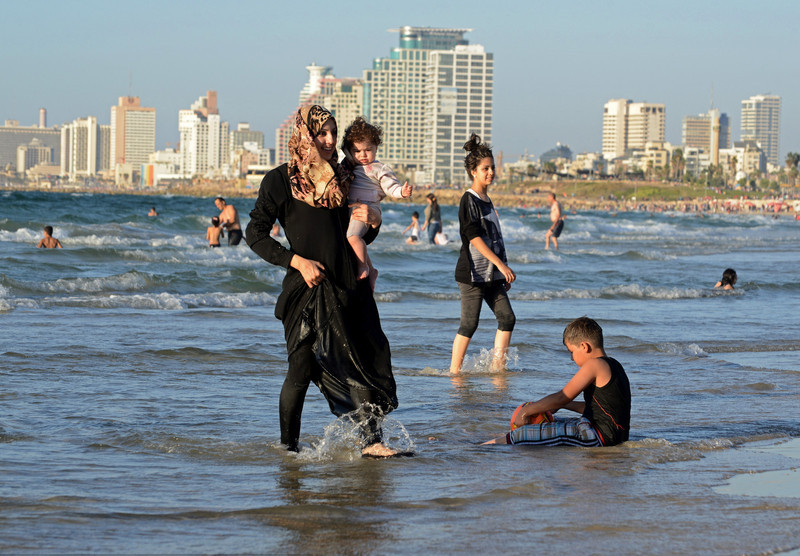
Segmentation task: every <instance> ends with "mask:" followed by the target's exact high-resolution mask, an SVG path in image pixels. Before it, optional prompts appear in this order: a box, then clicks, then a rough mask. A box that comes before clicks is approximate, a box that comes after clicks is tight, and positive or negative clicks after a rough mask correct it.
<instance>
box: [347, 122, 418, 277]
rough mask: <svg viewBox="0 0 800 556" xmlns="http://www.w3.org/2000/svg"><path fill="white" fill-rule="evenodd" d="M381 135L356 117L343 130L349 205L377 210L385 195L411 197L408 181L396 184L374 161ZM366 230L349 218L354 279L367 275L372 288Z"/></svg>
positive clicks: (372, 271) (391, 174) (374, 273)
mask: <svg viewBox="0 0 800 556" xmlns="http://www.w3.org/2000/svg"><path fill="white" fill-rule="evenodd" d="M382 134H383V130H381V128H379V127H377V126H374V125H372V124H369V123H367V121H366V120H364V118H362V117H361V116H359V117H358V118H356V119H355V120H354V121H353V123H352V124H350V126H349V127H348V128H347V129H346V130H345V131H344V139H342V152H344V154H345V157H346V159H347V162H346V164H347V165H349V166H350V167H351V168H353V182H352V183H351V184H350V192H349V193H348V195H347V200H348V201H349V202H350V204H353V203H364V204H366V205H369V206H371V207H374V208H376V209H378V210H379V211H380V202H381V200H382V199H383V198H384V197H386V195H391V196H392V197H395V198H398V199H399V198H401V197H411V192H412V189H413V188H412V186H410V185H408V182H406V183H405V184H403V185H400V181H399V180H398V179H397V176H395V175H394V172H392V169H391V168H390V167H389V166H388V165H386V164H384V163H383V162H381V161H380V160H376V158H375V156H376V155H377V154H378V146H380V144H381V135H382ZM367 230H368V227H367V224H365V223H364V222H362V221H360V220H355V219H350V226H349V227H348V228H347V241H348V242H349V243H350V246H351V247H352V248H353V251H355V254H356V257H358V279H359V280H362V279H364V278H369V283H370V285H371V286H372V289H373V290H374V289H375V280H376V279H377V278H378V271H377V270H375V268H374V267H373V266H372V261H370V259H369V255H367V244H366V243H365V242H364V234H366V233H367Z"/></svg>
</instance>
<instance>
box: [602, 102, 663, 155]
mask: <svg viewBox="0 0 800 556" xmlns="http://www.w3.org/2000/svg"><path fill="white" fill-rule="evenodd" d="M665 112H666V110H665V107H664V105H663V104H653V103H649V102H633V101H631V100H628V99H611V100H609V101H608V102H607V103H606V104H605V105H604V106H603V146H602V148H603V158H605V159H606V160H613V159H615V158H617V157H620V156H623V155H624V154H625V151H627V150H630V149H644V148H645V145H646V144H647V143H650V142H655V141H664V134H665V122H666V114H665Z"/></svg>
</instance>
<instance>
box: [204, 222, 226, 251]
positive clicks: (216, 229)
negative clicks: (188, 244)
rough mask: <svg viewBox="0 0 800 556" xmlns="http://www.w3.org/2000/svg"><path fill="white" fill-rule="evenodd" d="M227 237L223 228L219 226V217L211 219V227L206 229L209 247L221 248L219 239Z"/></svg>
mask: <svg viewBox="0 0 800 556" xmlns="http://www.w3.org/2000/svg"><path fill="white" fill-rule="evenodd" d="M221 237H225V232H223V231H222V226H220V224H219V216H212V217H211V226H209V227H208V228H206V239H207V240H208V246H209V247H219V238H221Z"/></svg>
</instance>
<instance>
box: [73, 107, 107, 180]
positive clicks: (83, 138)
mask: <svg viewBox="0 0 800 556" xmlns="http://www.w3.org/2000/svg"><path fill="white" fill-rule="evenodd" d="M110 150H111V128H110V126H107V125H98V123H97V118H96V117H95V116H89V117H87V118H78V119H77V120H75V121H73V122H72V123H70V124H66V125H64V127H62V128H61V175H62V176H67V177H68V178H69V181H76V180H77V179H78V178H86V177H91V176H95V175H97V173H98V172H100V171H103V170H108V168H109V162H110V158H111V157H110Z"/></svg>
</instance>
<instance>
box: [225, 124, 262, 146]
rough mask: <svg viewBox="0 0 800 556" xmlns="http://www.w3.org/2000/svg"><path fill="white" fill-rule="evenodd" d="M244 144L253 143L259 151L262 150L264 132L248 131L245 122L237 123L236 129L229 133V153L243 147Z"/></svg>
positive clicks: (248, 125) (248, 126) (247, 125)
mask: <svg viewBox="0 0 800 556" xmlns="http://www.w3.org/2000/svg"><path fill="white" fill-rule="evenodd" d="M245 143H255V144H256V147H257V148H259V149H263V148H264V132H263V131H255V130H253V129H250V124H249V123H247V122H239V125H237V126H236V129H235V130H233V131H231V141H230V148H231V152H233V151H235V150H236V149H241V148H243V147H244V144H245Z"/></svg>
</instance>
